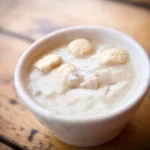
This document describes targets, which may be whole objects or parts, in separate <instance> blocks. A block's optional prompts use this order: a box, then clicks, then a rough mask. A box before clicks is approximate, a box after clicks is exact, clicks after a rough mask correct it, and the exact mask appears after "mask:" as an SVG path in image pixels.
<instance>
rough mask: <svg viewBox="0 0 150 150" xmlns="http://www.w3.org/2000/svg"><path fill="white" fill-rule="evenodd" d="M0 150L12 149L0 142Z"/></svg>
mask: <svg viewBox="0 0 150 150" xmlns="http://www.w3.org/2000/svg"><path fill="white" fill-rule="evenodd" d="M0 150H13V149H12V148H10V147H8V146H7V145H5V144H3V143H1V142H0Z"/></svg>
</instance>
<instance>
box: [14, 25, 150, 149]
mask: <svg viewBox="0 0 150 150" xmlns="http://www.w3.org/2000/svg"><path fill="white" fill-rule="evenodd" d="M102 36H103V38H104V39H107V37H108V36H109V40H111V41H114V42H116V43H117V42H119V43H122V44H123V45H124V47H125V49H126V48H130V49H131V51H132V49H133V48H135V49H136V54H135V59H136V60H138V59H139V60H138V62H139V68H140V70H142V71H141V77H140V78H141V80H142V82H141V86H142V88H141V89H139V90H138V91H137V93H136V94H135V96H134V97H133V101H131V102H129V104H127V105H126V106H123V107H122V108H120V109H118V110H116V111H115V112H114V113H113V114H111V115H109V116H104V117H99V118H94V116H92V117H93V118H91V119H86V118H85V120H78V119H77V120H75V119H72V120H69V119H67V118H65V117H64V118H63V117H62V118H61V117H58V116H52V114H51V113H50V112H49V111H47V110H45V109H44V108H42V107H41V106H39V105H38V104H36V103H35V102H34V101H33V100H32V99H31V97H30V96H29V94H28V93H27V89H26V87H25V83H24V82H25V72H24V71H25V70H26V67H27V66H28V65H29V64H30V62H31V60H32V59H33V58H34V57H36V56H37V55H39V54H40V53H42V51H43V50H45V49H47V48H48V47H49V46H50V45H55V44H60V43H61V42H62V41H63V42H64V41H68V40H72V39H75V38H81V37H84V38H88V39H90V38H91V39H94V38H98V37H99V38H100V37H102ZM35 50H36V53H35ZM132 53H134V52H133V51H132ZM143 66H144V67H143ZM142 72H144V73H142ZM149 83H150V65H149V59H148V56H147V55H146V53H145V52H144V50H143V48H142V47H141V46H140V45H139V44H137V43H136V42H135V41H134V40H133V39H131V38H130V37H128V36H126V35H124V34H122V33H120V32H118V31H115V30H112V29H107V28H103V27H94V26H83V27H73V28H67V29H63V30H60V31H57V32H54V33H51V34H49V35H47V36H46V37H44V38H42V39H41V40H39V41H37V42H36V43H34V44H33V45H31V47H29V48H28V49H27V51H26V52H25V53H24V54H23V55H22V57H21V58H20V60H19V62H18V64H17V67H16V71H15V86H16V89H17V92H18V94H19V96H20V97H21V99H22V100H23V102H24V103H25V104H26V105H27V106H28V107H29V109H30V110H31V111H32V112H33V113H34V114H35V115H36V116H37V117H38V118H39V119H40V120H41V121H42V122H43V123H44V124H45V125H46V126H48V127H49V128H50V129H51V130H52V131H53V133H54V134H55V136H56V137H57V138H59V139H60V140H62V141H64V142H66V143H68V144H71V145H76V146H86V147H88V146H95V145H99V144H102V143H105V142H107V141H109V140H111V139H113V138H114V137H115V136H116V135H118V134H119V133H120V132H121V131H122V129H123V128H124V126H125V125H126V123H127V122H128V121H129V120H130V118H131V117H132V115H133V114H134V113H135V112H136V110H137V108H138V107H139V105H140V103H141V101H142V97H143V96H144V95H145V93H146V91H147V89H148V86H149Z"/></svg>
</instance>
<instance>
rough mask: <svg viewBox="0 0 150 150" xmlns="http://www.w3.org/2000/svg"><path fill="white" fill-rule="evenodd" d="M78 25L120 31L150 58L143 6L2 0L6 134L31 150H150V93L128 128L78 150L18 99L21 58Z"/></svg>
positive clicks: (149, 20) (149, 25)
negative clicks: (16, 74)
mask: <svg viewBox="0 0 150 150" xmlns="http://www.w3.org/2000/svg"><path fill="white" fill-rule="evenodd" d="M74 25H102V26H105V27H112V28H115V29H118V30H120V31H122V32H125V33H127V34H129V35H130V36H132V37H134V38H135V39H136V40H137V41H139V42H140V43H141V44H142V46H143V47H144V48H145V49H146V51H147V52H148V53H149V55H150V42H149V39H150V11H148V10H145V9H143V8H140V7H134V6H129V5H126V4H120V3H117V2H107V1H101V0H94V1H91V0H86V2H85V1H84V0H77V1H73V0H64V1H63V2H62V1H61V0H51V1H49V0H42V1H41V0H32V1H28V2H27V1H26V0H13V1H9V0H1V1H0V54H1V55H0V64H1V70H2V71H0V136H1V137H4V138H6V139H7V140H9V141H11V142H12V143H14V144H16V145H17V146H18V147H20V148H22V149H27V150H39V149H40V150H85V149H90V150H110V149H111V150H120V149H122V150H126V149H128V150H136V149H137V150H139V149H142V150H145V149H146V150H148V149H150V144H149V141H150V130H149V127H150V120H149V118H150V111H149V108H150V92H149V94H148V95H147V97H146V99H145V101H144V103H143V105H142V106H141V108H140V109H139V110H138V112H137V114H136V116H135V117H134V118H133V119H132V121H131V122H130V123H129V125H128V126H127V127H126V129H125V130H124V131H123V132H122V133H121V134H120V135H119V136H118V137H117V138H115V139H114V140H112V141H111V142H109V143H107V144H104V145H102V146H98V147H94V148H77V147H73V146H69V145H67V144H64V143H62V142H61V141H59V140H57V139H56V138H55V137H54V135H53V134H52V133H51V131H50V130H49V129H47V128H46V127H45V126H43V125H42V124H41V123H40V122H39V121H38V120H37V119H36V118H35V117H34V116H33V115H32V113H31V112H30V111H29V110H28V109H27V108H26V107H25V106H24V105H23V104H22V102H21V101H20V99H19V98H18V96H17V94H16V92H15V88H14V83H13V74H14V69H15V65H16V63H17V60H18V59H19V57H20V55H21V54H22V53H23V52H24V51H25V49H26V48H27V47H28V46H29V45H30V44H31V42H33V41H34V40H37V39H39V38H40V37H41V36H43V35H46V34H48V33H49V32H52V31H54V30H57V29H61V28H64V27H69V26H74ZM20 37H23V38H20ZM26 39H29V40H26ZM0 150H1V149H0Z"/></svg>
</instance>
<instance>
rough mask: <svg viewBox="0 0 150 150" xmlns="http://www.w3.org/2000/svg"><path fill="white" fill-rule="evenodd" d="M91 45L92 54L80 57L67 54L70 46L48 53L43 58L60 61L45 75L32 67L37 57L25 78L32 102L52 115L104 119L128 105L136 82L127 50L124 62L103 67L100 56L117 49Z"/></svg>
mask: <svg viewBox="0 0 150 150" xmlns="http://www.w3.org/2000/svg"><path fill="white" fill-rule="evenodd" d="M91 44H92V45H93V51H92V52H90V53H89V54H86V56H83V54H82V57H76V56H74V55H73V54H72V53H71V52H70V51H69V47H68V45H69V43H66V44H63V45H60V46H56V47H55V48H53V49H49V52H48V53H46V54H43V56H47V55H49V54H57V55H58V56H60V57H61V59H62V60H61V61H60V60H59V63H57V64H56V65H55V66H54V67H51V69H50V70H49V71H46V72H42V71H41V70H39V69H38V68H37V67H35V66H36V65H35V64H37V61H39V60H40V59H41V58H43V56H41V57H39V59H37V60H36V61H35V62H34V63H33V64H32V67H31V68H32V69H31V71H30V73H29V78H28V89H29V92H30V94H31V96H32V97H33V100H34V101H35V102H37V103H38V104H40V105H41V106H43V107H44V108H45V109H48V110H49V111H50V112H51V113H52V114H53V115H65V116H68V117H84V116H85V117H88V116H92V115H96V116H101V115H106V114H109V113H110V112H111V111H113V110H115V109H116V108H117V107H121V106H122V105H124V104H125V103H126V102H127V101H129V99H130V96H131V95H132V94H133V92H134V89H135V87H136V86H137V82H136V76H135V71H134V65H132V59H131V56H130V55H129V53H128V50H126V49H125V50H124V49H123V48H121V49H123V50H124V52H125V53H126V56H127V57H128V59H127V60H126V61H125V62H121V63H120V64H119V63H114V64H113V62H112V63H105V62H104V63H103V62H102V60H101V58H103V57H101V54H102V52H104V51H105V50H107V49H113V48H118V49H120V47H118V46H116V45H112V44H111V43H108V42H104V41H103V42H102V41H91ZM73 50H74V49H73ZM75 50H76V49H75ZM106 57H108V55H107V54H106ZM120 57H121V56H118V58H115V60H116V59H118V60H119V59H120ZM50 59H51V58H50ZM106 59H107V58H106ZM104 60H105V56H104ZM56 61H57V60H56ZM119 61H120V60H119ZM40 67H41V66H40ZM70 67H71V68H70Z"/></svg>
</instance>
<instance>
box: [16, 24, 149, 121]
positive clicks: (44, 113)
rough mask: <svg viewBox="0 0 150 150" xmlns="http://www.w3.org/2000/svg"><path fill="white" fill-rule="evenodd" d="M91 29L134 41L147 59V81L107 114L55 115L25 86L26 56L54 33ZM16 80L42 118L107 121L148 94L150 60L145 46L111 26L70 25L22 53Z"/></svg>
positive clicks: (23, 98) (20, 89)
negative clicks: (84, 115)
mask: <svg viewBox="0 0 150 150" xmlns="http://www.w3.org/2000/svg"><path fill="white" fill-rule="evenodd" d="M85 29H87V30H89V29H97V30H105V31H107V32H109V31H110V32H114V34H118V35H119V36H123V37H124V38H125V39H126V40H127V42H130V43H132V44H133V45H134V46H135V47H137V48H138V51H140V52H141V53H142V54H143V58H144V60H145V61H146V66H147V67H146V66H145V67H146V68H145V70H146V72H145V77H144V78H145V80H146V82H145V83H144V84H143V87H142V88H141V87H140V91H139V90H138V91H139V93H137V92H135V94H134V96H132V97H131V100H130V103H127V104H125V105H124V106H123V107H121V108H118V109H117V110H116V111H113V112H111V113H109V114H107V115H104V116H94V115H91V116H90V117H87V118H86V117H85V118H84V117H81V118H76V117H75V118H74V117H72V118H70V117H67V115H62V116H61V115H60V116H59V115H54V114H52V113H51V112H50V111H48V110H46V109H44V107H42V106H40V105H39V104H37V103H36V102H34V101H33V100H32V99H31V97H30V96H29V95H28V93H27V92H26V91H25V90H24V86H23V81H22V76H23V67H22V66H23V64H24V63H25V62H26V58H27V57H29V55H30V53H31V51H33V50H35V49H36V47H37V46H39V45H40V44H41V43H43V42H44V41H46V40H47V39H49V38H51V37H52V36H54V35H57V34H61V33H64V32H66V31H75V30H85ZM30 56H31V55H30ZM14 82H15V88H16V91H17V93H18V95H19V97H20V98H21V100H22V101H23V102H24V103H25V104H26V105H27V107H28V108H29V109H30V110H31V111H32V112H33V113H35V114H38V115H39V116H41V117H42V118H45V117H46V118H48V119H49V120H50V119H53V120H58V121H65V122H89V121H105V120H107V119H111V118H113V117H115V116H118V115H121V114H122V113H125V112H126V111H128V110H130V109H131V108H133V107H134V106H135V105H136V104H137V103H138V102H139V101H140V100H141V99H142V97H143V96H144V95H145V94H146V92H147V90H148V87H149V85H150V61H149V57H148V54H147V53H146V51H145V50H144V48H143V47H142V46H141V45H140V44H138V42H136V41H135V40H134V39H133V38H131V37H129V36H128V35H126V34H124V33H122V32H120V31H118V30H115V29H111V28H106V27H101V26H74V27H69V28H63V29H60V30H57V31H54V32H52V33H49V34H48V35H46V36H44V37H43V38H41V39H39V40H37V41H36V42H34V43H33V44H32V45H31V46H29V48H27V50H26V51H25V52H24V53H23V54H22V55H21V57H20V59H19V61H18V63H17V65H16V70H15V74H14Z"/></svg>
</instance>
